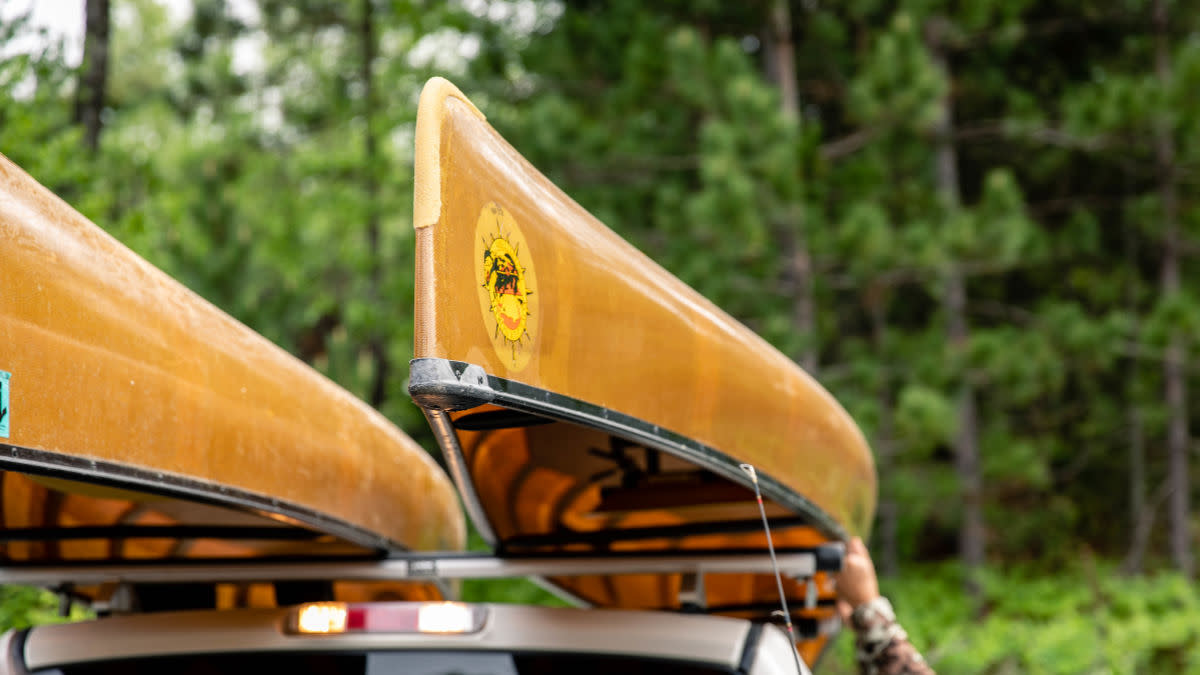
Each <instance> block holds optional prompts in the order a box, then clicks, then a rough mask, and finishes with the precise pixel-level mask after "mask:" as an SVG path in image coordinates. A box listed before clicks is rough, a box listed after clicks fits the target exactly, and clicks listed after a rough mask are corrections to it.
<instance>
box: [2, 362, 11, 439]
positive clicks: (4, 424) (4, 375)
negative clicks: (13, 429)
mask: <svg viewBox="0 0 1200 675" xmlns="http://www.w3.org/2000/svg"><path fill="white" fill-rule="evenodd" d="M11 377H12V373H6V372H4V371H3V370H0V438H8V418H9V414H8V413H9V410H8V380H9V378H11Z"/></svg>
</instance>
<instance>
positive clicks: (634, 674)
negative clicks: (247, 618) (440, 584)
mask: <svg viewBox="0 0 1200 675" xmlns="http://www.w3.org/2000/svg"><path fill="white" fill-rule="evenodd" d="M732 672H733V671H731V670H729V669H727V668H720V667H715V666H711V665H706V664H693V663H686V662H680V661H668V660H662V659H646V658H635V657H628V656H609V655H596V654H577V653H572V654H558V653H551V654H542V653H539V654H511V653H505V652H371V653H366V654H362V653H357V654H356V653H344V652H340V653H296V652H271V653H252V654H202V655H194V654H189V655H186V656H154V657H147V658H137V659H121V660H119V661H100V662H92V663H80V664H75V665H68V666H60V667H57V668H46V669H43V670H38V671H35V672H34V675H100V674H101V673H103V674H105V675H109V674H116V673H120V674H121V675H141V674H142V673H147V674H149V673H154V674H155V675H159V674H160V673H173V674H177V675H208V674H209V673H212V674H214V675H216V674H217V673H220V674H221V675H241V674H242V673H245V674H246V675H250V674H251V673H253V675H261V673H287V675H310V674H311V675H318V674H319V675H550V674H551V673H554V674H556V675H561V674H563V673H566V674H568V675H614V674H620V675H651V674H653V675H718V674H720V675H731V673H732Z"/></svg>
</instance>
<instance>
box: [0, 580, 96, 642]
mask: <svg viewBox="0 0 1200 675" xmlns="http://www.w3.org/2000/svg"><path fill="white" fill-rule="evenodd" d="M61 610H62V606H61V600H60V598H59V596H57V595H55V594H53V593H51V592H49V591H45V590H42V589H40V588H29V587H27V586H0V632H3V631H7V630H10V629H14V628H28V627H30V626H35V625H43V624H48V623H64V622H67V621H81V620H83V619H87V618H90V617H91V613H90V612H89V611H88V610H87V609H86V608H85V607H84V606H83V605H82V604H80V603H78V602H74V603H71V606H70V608H69V609H68V610H67V615H66V616H63V615H62V614H61Z"/></svg>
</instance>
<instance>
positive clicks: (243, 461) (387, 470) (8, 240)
mask: <svg viewBox="0 0 1200 675" xmlns="http://www.w3.org/2000/svg"><path fill="white" fill-rule="evenodd" d="M164 226H167V225H165V224H164ZM0 247H2V249H0V250H2V251H3V253H2V254H0V261H2V263H3V264H2V267H3V270H4V274H3V278H2V280H0V409H2V411H3V413H4V416H3V418H2V420H0V488H2V495H0V498H2V500H3V511H2V512H0V564H24V565H30V564H56V563H97V562H118V561H128V560H141V561H146V560H160V561H169V560H178V559H188V560H196V559H209V560H224V559H256V560H262V559H289V560H291V559H296V558H303V559H319V558H330V557H333V558H337V559H341V558H348V557H349V558H375V557H379V556H382V555H385V554H387V553H388V552H391V551H397V550H456V549H460V548H461V547H462V546H463V542H464V536H465V535H464V524H463V521H462V515H461V511H460V508H459V505H458V502H457V498H456V495H455V493H454V488H453V486H452V485H451V484H450V481H449V480H448V479H447V478H446V477H445V474H444V473H443V472H442V471H441V469H440V467H438V466H437V464H436V463H435V462H434V461H433V460H432V459H431V458H430V457H429V456H428V455H427V454H426V453H425V452H424V451H423V450H422V449H421V447H420V446H418V445H417V444H416V443H415V442H414V441H413V440H412V439H410V438H409V437H408V436H406V435H405V434H404V433H403V432H401V431H400V430H399V429H397V428H396V427H395V426H393V425H392V424H391V423H389V422H388V421H387V420H385V419H384V418H383V417H382V416H381V415H379V414H378V413H377V412H375V411H374V410H372V409H371V408H370V407H369V406H367V405H366V404H364V403H362V402H361V401H359V400H357V399H356V398H355V397H354V396H352V395H351V394H349V393H348V392H346V391H345V390H343V389H341V388H340V387H338V386H337V385H335V384H333V383H332V382H330V381H329V380H328V379H326V378H325V377H323V376H322V375H320V374H318V373H317V372H316V371H314V370H312V369H311V368H309V367H308V366H306V365H305V364H303V363H302V362H300V361H299V360H297V359H295V358H293V357H292V356H290V355H288V354H287V353H285V352H284V351H283V350H281V349H279V348H278V347H276V346H274V345H273V344H271V343H270V342H268V341H267V340H266V339H265V338H263V337H261V336H259V335H258V334H256V333H255V332H254V331H252V330H250V329H249V328H247V327H245V326H243V325H241V324H240V323H238V322H237V321H235V320H234V319H232V318H231V317H229V316H228V315H226V314H224V313H223V312H221V311H220V310H218V309H217V308H216V307H213V306H212V305H211V304H209V303H208V302H206V301H204V300H203V299H201V298H200V297H199V296H197V295H195V294H194V293H192V292H191V291H189V290H187V289H186V288H184V287H183V286H181V285H180V284H178V283H176V282H175V281H173V280H172V279H170V278H169V277H168V276H167V275H165V274H163V273H162V272H160V271H159V270H157V269H155V268H154V267H153V266H151V265H150V264H149V263H147V262H145V261H144V260H142V259H140V258H139V257H138V256H136V255H135V254H134V253H132V252H131V251H129V250H128V249H126V248H125V247H124V246H122V245H121V244H119V243H118V242H117V241H116V240H115V239H113V238H112V237H110V236H109V235H107V234H106V233H104V232H103V231H102V230H100V229H99V228H98V227H96V226H95V225H93V224H92V223H90V222H88V221H87V219H85V218H84V217H83V216H82V215H80V214H79V213H77V212H76V211H74V210H73V209H71V208H70V207H69V206H68V205H67V204H65V203H64V202H62V201H61V200H60V199H58V198H57V197H55V196H54V195H53V194H52V193H50V192H49V191H48V190H46V189H45V188H43V187H42V186H41V185H38V184H37V183H36V182H35V181H34V180H33V179H32V178H30V177H29V176H28V175H27V174H25V173H24V172H23V171H21V170H20V169H19V168H18V167H16V166H15V165H14V164H12V163H11V162H9V161H8V160H7V159H4V158H0ZM350 595H353V592H350Z"/></svg>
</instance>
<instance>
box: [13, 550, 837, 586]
mask: <svg viewBox="0 0 1200 675" xmlns="http://www.w3.org/2000/svg"><path fill="white" fill-rule="evenodd" d="M825 559H826V555H825V554H824V552H823V551H817V552H804V553H785V554H782V555H780V556H779V566H780V569H781V571H783V573H785V574H788V575H790V576H792V577H796V578H808V577H811V576H812V575H813V574H814V573H816V572H817V571H818V569H825ZM770 571H771V560H770V558H769V557H767V556H766V555H764V554H762V553H754V554H731V555H706V556H702V557H701V556H694V555H686V554H683V555H660V556H638V557H634V558H614V557H612V556H599V557H594V558H578V557H570V558H537V559H530V560H520V559H505V558H496V557H493V556H490V555H478V556H475V555H461V554H454V553H450V554H437V553H430V554H423V555H422V554H404V555H401V556H396V557H392V558H388V559H386V560H374V561H345V562H318V563H313V562H236V563H229V562H223V563H217V564H214V563H185V564H180V563H174V564H170V563H165V564H164V563H148V564H138V563H117V564H111V563H97V564H92V565H86V566H83V565H61V566H44V567H0V584H19V585H31V586H53V585H58V584H63V583H73V584H76V585H90V584H99V583H107V582H129V583H178V582H214V583H215V582H249V581H295V580H304V579H336V580H341V581H427V580H435V579H489V578H503V577H528V576H542V577H572V576H591V575H617V574H674V573H694V574H713V573H717V574H720V573H763V574H765V573H769V572H770Z"/></svg>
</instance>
